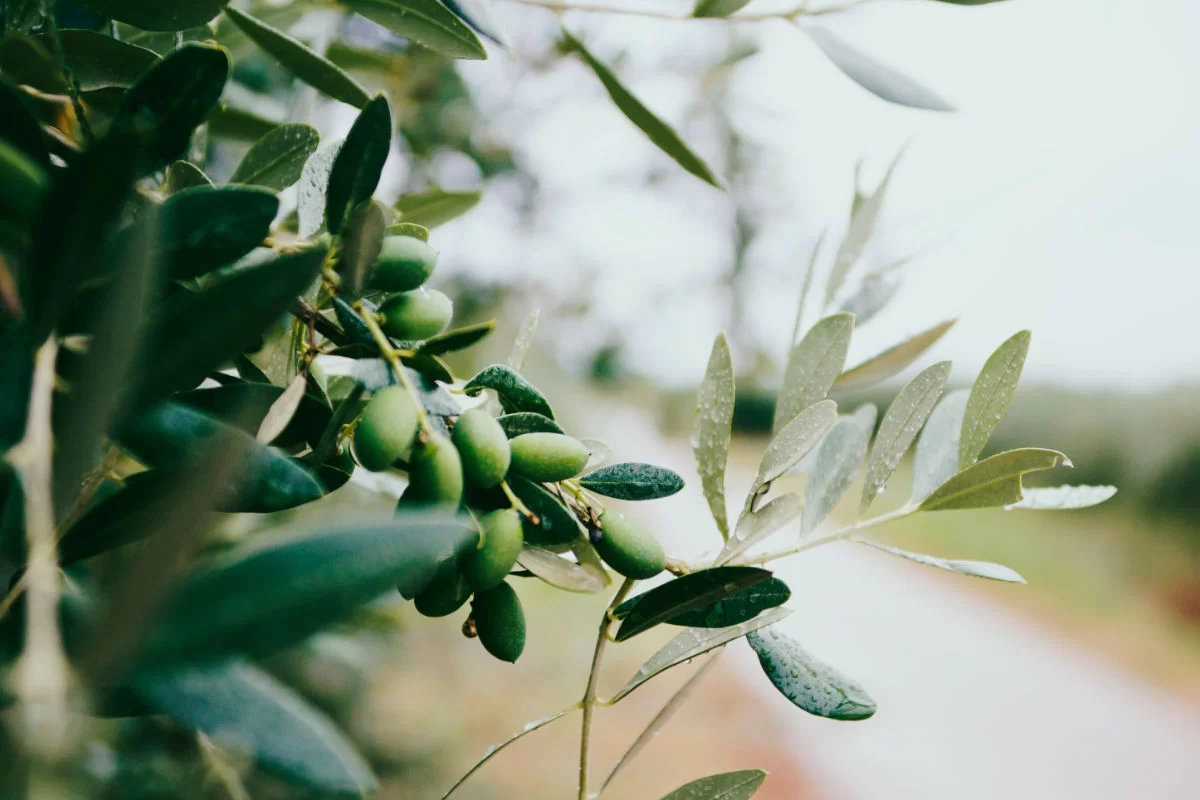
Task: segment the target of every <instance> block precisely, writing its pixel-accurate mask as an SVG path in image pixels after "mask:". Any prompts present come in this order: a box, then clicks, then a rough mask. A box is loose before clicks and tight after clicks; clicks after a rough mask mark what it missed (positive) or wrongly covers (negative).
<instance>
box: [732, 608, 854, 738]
mask: <svg viewBox="0 0 1200 800" xmlns="http://www.w3.org/2000/svg"><path fill="white" fill-rule="evenodd" d="M746 641H748V642H749V643H750V646H751V647H753V648H754V652H755V653H757V654H758V661H759V664H760V665H761V666H762V668H763V672H764V673H766V675H767V677H768V678H769V679H770V680H771V683H773V684H775V688H776V689H778V690H779V691H780V693H781V694H782V695H783V696H784V697H786V698H787V699H788V700H790V701H792V703H793V704H794V705H795V706H796V707H797V708H800V709H802V710H804V711H807V712H808V713H810V714H815V715H817V716H819V717H828V718H829V719H839V720H860V719H867V718H868V717H870V716H871V715H873V714H874V713H875V701H874V700H872V699H871V697H870V695H868V694H867V692H866V690H865V689H863V687H862V686H860V685H859V684H858V683H857V682H856V681H854V680H852V679H851V678H848V677H847V676H845V675H843V674H842V673H840V672H838V671H837V670H835V669H834V668H833V667H831V666H829V665H828V664H826V663H825V662H823V661H820V660H819V659H817V658H815V657H813V656H812V655H810V654H809V653H808V652H807V651H806V650H805V649H804V648H803V647H801V646H800V643H799V642H797V641H796V640H794V639H792V638H791V637H790V636H787V635H786V634H783V633H780V632H779V631H777V630H775V629H774V628H770V629H766V630H762V631H759V632H757V633H752V634H750V635H749V636H748V637H747V639H746Z"/></svg>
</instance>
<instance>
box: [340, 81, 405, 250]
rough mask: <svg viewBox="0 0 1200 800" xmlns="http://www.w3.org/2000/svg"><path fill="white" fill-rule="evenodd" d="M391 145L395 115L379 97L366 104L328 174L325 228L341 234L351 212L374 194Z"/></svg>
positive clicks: (385, 99) (383, 98) (381, 97)
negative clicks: (393, 115)
mask: <svg viewBox="0 0 1200 800" xmlns="http://www.w3.org/2000/svg"><path fill="white" fill-rule="evenodd" d="M391 146H392V112H391V109H390V108H388V102H387V98H386V97H384V96H383V95H379V96H378V97H376V98H375V99H374V100H372V101H371V102H369V103H367V105H366V107H365V108H363V110H362V113H361V114H359V115H358V119H356V120H355V121H354V126H353V127H352V128H350V133H349V134H347V135H346V141H345V142H343V143H342V146H341V149H340V150H338V153H337V156H336V157H335V158H334V160H333V166H332V167H331V168H330V171H329V186H328V188H327V189H326V190H325V227H326V228H328V229H329V232H330V233H334V234H336V233H340V232H341V230H342V226H343V225H345V224H346V219H347V218H348V217H349V216H350V212H351V211H353V210H354V207H355V206H356V205H358V204H359V203H361V202H363V201H364V200H367V199H369V198H370V197H371V195H373V194H374V193H375V187H377V186H378V185H379V177H380V175H382V174H383V165H384V163H385V162H386V161H387V157H388V151H389V150H390V149H391Z"/></svg>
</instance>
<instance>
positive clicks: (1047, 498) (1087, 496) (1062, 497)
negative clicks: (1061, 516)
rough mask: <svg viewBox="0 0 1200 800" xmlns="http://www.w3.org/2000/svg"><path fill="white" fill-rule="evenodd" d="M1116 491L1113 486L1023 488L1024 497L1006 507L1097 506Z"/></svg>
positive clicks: (1061, 508) (1052, 508)
mask: <svg viewBox="0 0 1200 800" xmlns="http://www.w3.org/2000/svg"><path fill="white" fill-rule="evenodd" d="M1116 493H1117V487H1115V486H1054V487H1049V488H1045V489H1025V497H1024V498H1023V499H1022V500H1021V502H1019V503H1014V504H1012V505H1011V506H1008V508H1030V509H1034V510H1036V511H1067V510H1070V509H1076V508H1090V507H1091V506H1098V505H1100V504H1101V503H1103V502H1104V501H1105V500H1108V499H1109V498H1110V497H1112V496H1113V495H1115V494H1116Z"/></svg>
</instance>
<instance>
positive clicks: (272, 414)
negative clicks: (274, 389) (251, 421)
mask: <svg viewBox="0 0 1200 800" xmlns="http://www.w3.org/2000/svg"><path fill="white" fill-rule="evenodd" d="M307 389H308V379H307V378H305V377H304V376H303V375H297V376H296V377H295V378H294V379H293V380H292V383H291V385H290V386H288V388H287V389H286V390H284V392H283V394H281V395H279V398H278V399H277V400H276V401H275V402H274V403H272V404H271V407H270V408H269V409H268V410H267V415H266V416H265V417H263V421H262V422H261V423H260V424H259V426H258V432H257V433H256V434H255V435H254V438H255V439H257V440H258V442H259V444H270V443H271V442H273V441H275V439H277V438H278V437H279V435H280V434H281V433H283V431H284V430H285V429H286V428H287V426H288V425H289V424H290V423H291V421H292V418H293V417H295V416H296V411H297V410H298V409H299V408H300V401H301V400H303V399H304V392H305V390H307Z"/></svg>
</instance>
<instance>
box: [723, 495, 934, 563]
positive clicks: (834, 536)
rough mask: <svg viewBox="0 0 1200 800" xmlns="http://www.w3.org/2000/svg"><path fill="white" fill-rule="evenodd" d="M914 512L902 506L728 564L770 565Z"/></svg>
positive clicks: (909, 507) (907, 506)
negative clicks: (777, 549) (818, 535)
mask: <svg viewBox="0 0 1200 800" xmlns="http://www.w3.org/2000/svg"><path fill="white" fill-rule="evenodd" d="M916 510H917V506H915V505H911V504H910V505H904V506H901V507H900V508H898V509H896V510H895V511H891V512H889V513H887V514H880V515H879V516H878V517H872V518H871V519H867V520H861V521H859V522H855V523H854V524H852V525H847V526H846V527H844V528H842V529H841V530H838V531H836V532H834V533H831V534H829V535H828V536H823V537H821V538H820V539H810V540H809V541H807V542H804V543H803V544H801V545H799V546H797V547H792V548H790V549H788V550H779V551H777V552H774V553H765V554H763V555H759V556H746V557H743V558H739V559H736V560H734V561H731V562H730V563H731V564H736V565H738V566H763V565H766V564H769V563H771V562H772V561H778V560H779V559H781V558H787V557H788V556H794V555H797V554H798V553H803V552H805V551H807V550H812V549H814V548H817V547H821V546H822V545H827V544H830V543H832V542H841V541H845V540H846V539H849V538H850V537H851V536H853V535H854V534H856V533H858V532H859V531H864V530H867V529H868V528H874V527H876V526H879V525H883V524H885V523H888V522H892V521H894V520H897V519H900V518H901V517H907V516H908V515H909V514H912V513H913V512H914V511H916Z"/></svg>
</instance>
